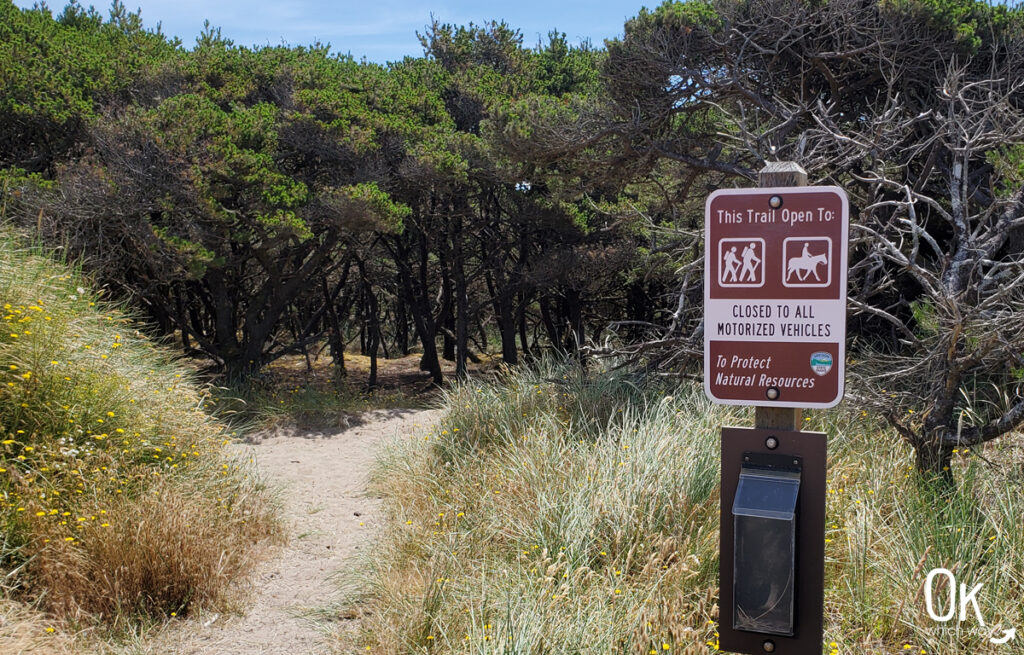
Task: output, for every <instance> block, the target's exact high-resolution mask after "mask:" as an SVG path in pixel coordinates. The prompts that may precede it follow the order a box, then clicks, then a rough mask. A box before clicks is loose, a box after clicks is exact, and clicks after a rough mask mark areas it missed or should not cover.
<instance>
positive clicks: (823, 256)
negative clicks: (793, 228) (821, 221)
mask: <svg viewBox="0 0 1024 655" xmlns="http://www.w3.org/2000/svg"><path fill="white" fill-rule="evenodd" d="M782 260H783V261H784V262H785V266H784V267H783V269H782V284H783V285H784V286H787V287H827V286H829V284H831V281H832V265H831V261H832V239H830V238H829V237H803V238H789V239H785V240H784V241H783V242H782Z"/></svg>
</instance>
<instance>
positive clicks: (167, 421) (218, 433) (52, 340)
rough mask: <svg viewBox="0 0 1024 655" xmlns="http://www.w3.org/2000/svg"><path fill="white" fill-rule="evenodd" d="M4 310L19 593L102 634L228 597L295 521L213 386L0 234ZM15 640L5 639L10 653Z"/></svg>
mask: <svg viewBox="0 0 1024 655" xmlns="http://www.w3.org/2000/svg"><path fill="white" fill-rule="evenodd" d="M0 306H2V312H0V537H2V538H0V580H2V583H0V584H2V587H3V588H2V589H0V592H3V593H4V594H5V598H6V599H7V601H6V602H8V603H10V602H12V600H13V601H18V602H22V603H25V604H27V605H26V608H23V610H22V611H23V614H22V615H26V616H27V614H24V612H29V610H28V609H27V607H31V608H33V611H36V610H39V611H45V612H47V615H48V616H49V617H50V618H48V619H46V621H54V622H62V623H63V624H64V625H68V626H74V627H75V629H76V630H82V629H86V628H88V629H89V630H91V631H94V632H96V633H102V632H104V631H106V632H108V633H109V631H110V630H111V629H115V630H120V631H129V632H130V631H133V630H134V629H135V628H136V627H137V626H138V625H140V624H143V623H146V622H152V621H159V620H161V619H163V618H166V617H169V616H171V615H174V614H177V615H184V614H186V613H187V612H189V611H190V610H191V609H192V608H194V607H196V606H200V605H207V606H219V605H221V604H226V603H229V602H230V597H231V595H232V593H231V590H232V588H233V586H234V585H235V584H236V583H237V581H238V580H239V579H240V578H244V576H245V574H246V573H247V572H248V570H249V569H250V568H251V564H252V562H253V561H254V559H255V558H256V557H257V556H258V554H259V552H260V550H261V547H262V546H263V545H265V544H268V543H271V542H273V541H274V540H277V539H279V538H281V535H282V529H281V527H280V524H279V521H278V518H277V512H278V510H277V506H276V504H275V503H274V502H273V499H272V498H271V497H270V496H269V494H268V492H267V490H266V489H265V488H263V486H262V485H261V484H260V483H259V481H258V480H257V479H256V478H255V477H254V471H253V467H252V466H250V465H249V464H248V463H242V462H239V461H236V459H234V458H233V457H232V456H231V455H230V454H229V453H228V451H227V449H226V445H227V444H228V443H230V439H231V434H230V433H229V431H228V429H227V428H226V426H225V425H224V424H223V423H221V422H219V421H217V420H216V419H214V418H212V417H211V415H210V414H209V413H208V412H207V411H206V408H207V407H208V406H209V404H210V403H211V402H212V398H211V397H210V394H209V393H208V391H207V390H206V389H204V388H202V387H200V386H198V385H197V384H195V383H194V382H193V381H191V380H190V378H189V374H188V372H187V371H186V370H184V369H183V368H181V367H180V366H178V365H177V364H175V363H174V362H172V361H171V359H170V357H169V356H168V354H166V353H164V352H163V351H162V350H161V349H160V348H159V347H157V346H156V345H154V344H153V343H152V342H150V341H149V340H148V339H147V338H146V337H145V336H144V335H143V334H141V333H139V332H138V331H137V330H135V329H133V327H132V324H131V321H130V319H129V318H128V317H126V316H125V315H124V314H123V313H121V312H120V311H119V310H118V309H117V308H116V307H112V306H110V305H109V304H107V303H104V302H103V301H102V300H101V299H100V298H99V297H98V296H97V295H96V294H95V293H93V292H92V291H90V290H89V288H88V283H87V282H86V281H85V280H83V279H82V278H81V277H80V276H79V275H78V274H77V273H75V272H74V271H71V270H68V269H67V268H66V267H61V266H59V265H56V264H55V263H54V262H53V261H52V260H50V259H49V258H48V257H46V256H44V255H42V254H40V253H38V252H34V251H32V250H31V249H26V248H24V247H21V246H19V245H18V243H17V242H16V241H15V240H13V239H7V240H4V239H0ZM51 627H53V626H51ZM58 628H59V625H58ZM55 634H58V632H57V628H55V632H53V633H46V634H45V635H44V636H47V637H53V635H55ZM16 645H17V644H16V642H13V641H12V642H10V643H8V641H7V639H6V638H5V637H0V652H2V653H5V654H6V653H7V652H16V651H14V650H13V649H14V648H15V646H16Z"/></svg>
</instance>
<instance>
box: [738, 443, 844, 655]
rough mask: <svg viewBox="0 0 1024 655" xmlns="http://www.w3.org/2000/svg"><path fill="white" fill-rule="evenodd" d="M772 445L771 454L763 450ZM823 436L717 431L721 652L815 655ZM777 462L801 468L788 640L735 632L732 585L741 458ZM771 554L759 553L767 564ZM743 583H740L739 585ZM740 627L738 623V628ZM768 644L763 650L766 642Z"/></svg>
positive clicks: (820, 600) (819, 618) (820, 601)
mask: <svg viewBox="0 0 1024 655" xmlns="http://www.w3.org/2000/svg"><path fill="white" fill-rule="evenodd" d="M769 439H772V440H774V441H772V442H771V443H772V445H775V448H770V447H769V446H768V445H767V444H768V443H769ZM826 441H827V440H826V436H825V434H824V433H821V432H793V431H789V430H760V429H751V428H723V429H722V488H721V492H722V493H721V508H720V511H721V548H720V554H721V562H720V569H719V571H720V577H719V584H720V595H719V622H718V623H719V625H718V634H719V647H720V649H721V650H722V651H725V652H732V653H747V654H750V655H754V654H759V653H765V652H774V653H780V654H784V655H820V654H821V652H822V651H821V644H822V638H823V625H824V621H823V611H824V600H825V599H824V577H825V543H824V534H825V470H826V450H827V448H826V445H827V444H826ZM746 455H753V456H754V457H755V459H756V457H758V456H768V457H774V458H776V459H778V458H779V457H780V456H787V457H789V458H792V459H793V461H794V462H796V461H799V462H800V468H801V479H800V490H799V494H798V496H797V500H796V542H795V580H794V585H793V589H794V593H793V599H794V601H793V609H794V612H795V620H794V622H793V626H792V633H793V634H792V636H786V635H783V634H766V633H759V632H751V631H746V630H738V629H735V628H734V627H733V626H734V618H735V617H734V615H733V614H734V608H733V604H734V592H733V585H734V583H735V582H736V579H735V576H734V570H733V553H734V551H735V548H736V535H735V526H734V519H735V517H734V514H733V507H734V501H735V500H736V490H737V486H738V484H739V477H740V472H741V467H742V466H743V465H744V456H746ZM772 556H773V553H764V554H762V557H765V558H768V560H769V561H770V558H771V557H772ZM741 582H742V581H741ZM740 623H741V624H742V623H743V622H742V621H741V622H740ZM768 641H770V642H771V649H772V650H766V648H765V642H768Z"/></svg>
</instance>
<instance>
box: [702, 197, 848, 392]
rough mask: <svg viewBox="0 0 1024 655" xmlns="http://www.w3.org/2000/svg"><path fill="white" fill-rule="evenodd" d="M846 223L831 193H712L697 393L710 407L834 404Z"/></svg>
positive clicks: (840, 358)
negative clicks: (701, 363)
mask: <svg viewBox="0 0 1024 655" xmlns="http://www.w3.org/2000/svg"><path fill="white" fill-rule="evenodd" d="M848 225H849V203H848V200H847V197H846V193H845V192H844V191H843V190H842V189H840V188H838V187H772V188H759V189H721V190H718V191H715V192H714V193H712V194H711V196H710V197H709V198H708V200H707V205H706V212H705V241H704V244H705V267H704V390H705V392H706V393H707V395H708V397H710V398H711V399H712V400H713V401H715V402H718V403H724V404H731V405H760V406H764V407H833V406H835V405H837V404H838V403H839V401H840V400H842V397H843V387H844V384H843V379H844V368H845V367H844V363H845V354H846V353H845V347H844V343H845V340H846V264H847V262H846V250H847V233H848Z"/></svg>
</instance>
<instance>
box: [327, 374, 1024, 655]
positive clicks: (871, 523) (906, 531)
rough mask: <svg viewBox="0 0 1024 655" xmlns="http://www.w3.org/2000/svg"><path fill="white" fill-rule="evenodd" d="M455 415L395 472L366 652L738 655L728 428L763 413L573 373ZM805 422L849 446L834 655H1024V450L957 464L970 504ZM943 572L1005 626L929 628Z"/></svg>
mask: <svg viewBox="0 0 1024 655" xmlns="http://www.w3.org/2000/svg"><path fill="white" fill-rule="evenodd" d="M446 407H447V412H446V415H445V417H444V418H443V419H442V422H441V425H440V426H439V427H437V428H436V429H435V430H433V431H432V432H430V433H428V434H417V435H413V436H411V437H409V438H408V439H407V440H405V441H404V442H402V443H401V444H399V445H397V446H396V447H395V448H394V449H393V450H392V451H390V452H389V453H388V454H387V455H386V456H385V457H384V458H383V459H382V460H381V463H380V466H379V468H378V470H377V471H376V486H377V489H378V490H379V491H380V493H383V494H385V497H386V499H387V500H386V503H387V508H388V512H389V516H390V528H389V529H388V530H387V532H386V533H385V534H384V535H383V536H382V538H381V539H380V542H379V546H378V548H377V549H376V550H375V552H374V554H373V555H371V556H370V557H369V560H368V562H367V567H366V573H365V574H364V576H365V577H364V578H363V579H362V580H361V583H362V588H363V590H364V593H365V597H364V598H362V599H361V600H360V602H365V603H367V607H365V608H363V610H362V614H363V616H364V617H365V618H364V621H365V625H364V629H363V631H362V634H360V635H359V637H358V641H357V643H346V644H345V645H346V647H351V648H353V649H358V650H360V651H363V650H364V649H366V648H368V649H369V650H370V651H372V652H376V653H485V652H488V653H594V654H598V653H602V654H603V653H612V652H622V653H654V652H657V653H667V652H675V653H687V654H691V653H693V654H696V653H708V652H713V651H714V650H716V649H717V639H716V635H715V623H716V621H717V618H718V616H717V605H716V603H717V587H718V573H717V571H718V550H717V549H718V522H719V519H718V503H719V491H718V479H719V478H718V476H719V469H718V467H719V463H718V448H719V428H720V427H721V426H722V425H730V424H733V425H736V424H740V425H742V424H748V423H749V417H747V416H745V414H744V412H743V410H736V409H730V408H723V407H717V406H713V405H711V404H710V403H709V402H708V401H707V400H706V399H705V398H704V397H703V394H702V393H701V391H700V389H699V388H697V387H683V388H677V389H675V390H674V391H670V390H668V389H664V390H659V389H657V388H656V387H655V388H652V387H651V385H650V384H645V385H642V386H638V385H637V384H636V383H635V382H634V381H631V379H630V378H629V377H628V376H623V375H611V374H603V373H602V374H588V375H582V374H581V373H580V371H579V369H578V368H565V367H552V366H546V367H541V368H540V369H535V370H530V371H527V370H520V371H516V372H515V373H510V374H508V375H506V376H505V377H504V378H502V379H500V380H497V381H493V382H487V383H482V382H469V383H467V384H465V385H462V386H460V387H458V388H456V389H455V390H453V391H452V392H451V393H450V394H448V395H447V397H446ZM805 423H806V429H815V430H822V431H825V432H827V433H828V435H829V441H830V443H829V454H830V459H829V469H828V490H827V493H828V496H827V498H828V501H827V502H828V509H827V512H828V514H827V523H826V535H825V539H826V545H825V550H826V592H825V594H826V595H825V611H826V623H825V625H826V645H827V646H828V650H827V651H826V652H829V653H832V654H833V655H835V654H839V653H842V654H846V653H850V654H854V653H858V654H859V653H872V654H879V655H880V654H882V653H894V652H901V653H902V652H907V653H914V654H920V653H926V654H930V655H953V654H959V653H985V652H1000V653H1019V652H1024V651H1022V649H1021V647H1020V645H1019V642H1011V643H1010V644H1009V645H1007V646H1000V647H998V648H997V647H994V646H991V645H990V644H989V643H988V640H989V638H990V637H992V636H997V637H998V636H1001V635H1002V632H1001V629H999V626H1001V627H1002V628H1009V627H1010V626H1015V625H1019V624H1020V622H1021V619H1022V618H1024V616H1022V612H1021V607H1022V601H1024V576H1022V572H1021V569H1020V562H1021V561H1024V535H1022V533H1021V530H1020V529H1019V521H1020V517H1021V513H1022V511H1024V502H1022V494H1021V486H1022V477H1021V470H1022V469H1021V454H1022V450H1021V444H1020V441H1019V439H1017V438H1015V439H1007V440H1004V441H1003V442H1001V443H1000V444H998V445H997V444H989V445H987V446H986V447H985V448H984V449H982V448H977V449H974V450H967V449H965V450H963V451H962V452H961V451H958V452H957V453H956V459H955V461H954V466H955V467H956V469H957V473H958V476H957V477H958V479H959V484H958V485H957V486H956V487H955V488H954V489H950V488H948V487H944V486H942V485H941V484H939V485H936V483H934V482H926V481H923V479H922V478H921V477H920V476H919V475H918V474H917V473H916V472H915V471H914V470H913V468H914V466H913V464H914V459H913V454H912V451H911V449H910V447H909V446H906V445H897V446H895V447H894V445H893V444H898V443H899V442H896V441H894V440H893V439H892V438H891V436H890V435H888V434H885V431H886V429H887V428H884V427H881V426H880V425H879V424H877V423H876V422H875V421H873V420H872V419H870V418H869V417H866V416H863V415H862V414H861V413H860V412H845V413H841V412H836V411H830V412H820V413H819V412H815V413H813V414H812V415H811V416H809V417H808V419H807V420H806V421H805ZM986 460H994V461H998V462H1000V464H999V465H998V466H993V465H989V464H987V463H986ZM935 567H945V568H947V569H950V570H952V571H954V572H955V573H956V575H957V576H958V579H959V580H962V581H964V582H967V583H968V584H969V586H973V585H974V584H978V583H983V584H984V588H983V589H984V591H983V592H981V594H980V595H979V605H980V606H981V609H982V612H983V613H984V616H985V620H986V624H987V627H986V628H981V629H979V628H978V626H977V624H976V623H973V622H971V623H964V624H962V627H957V626H958V624H957V622H956V621H953V622H951V623H948V624H938V623H936V622H934V621H932V620H930V619H929V618H928V616H927V615H926V613H925V608H924V601H923V593H924V592H923V585H924V579H925V576H926V575H927V573H928V572H929V571H930V570H931V569H933V568H935ZM943 598H945V596H943ZM943 602H945V601H943Z"/></svg>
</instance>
